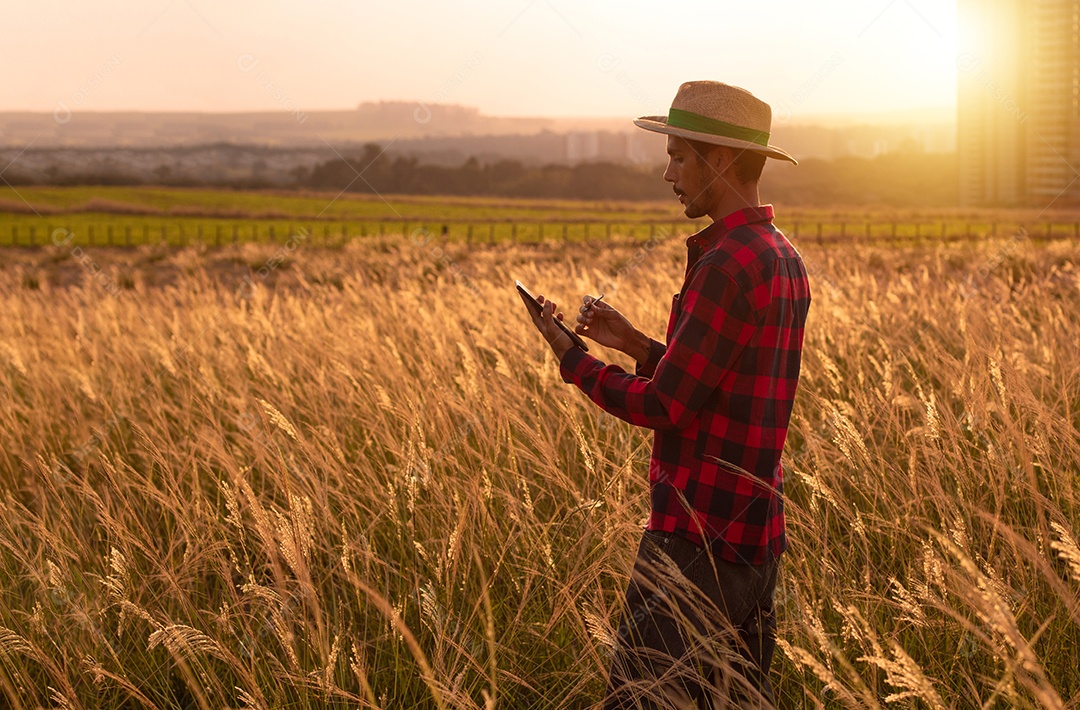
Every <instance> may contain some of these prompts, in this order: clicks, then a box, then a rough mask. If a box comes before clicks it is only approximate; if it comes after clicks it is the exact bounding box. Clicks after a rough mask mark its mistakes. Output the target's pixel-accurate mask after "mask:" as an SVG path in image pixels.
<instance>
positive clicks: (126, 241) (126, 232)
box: [124, 224, 131, 247]
mask: <svg viewBox="0 0 1080 710" xmlns="http://www.w3.org/2000/svg"><path fill="white" fill-rule="evenodd" d="M124 246H126V247H129V246H131V225H130V224H128V225H124Z"/></svg>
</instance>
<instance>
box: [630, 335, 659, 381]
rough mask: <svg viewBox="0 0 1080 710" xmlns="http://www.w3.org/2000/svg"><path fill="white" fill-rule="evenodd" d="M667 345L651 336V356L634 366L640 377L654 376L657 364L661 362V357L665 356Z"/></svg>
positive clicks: (635, 372)
mask: <svg viewBox="0 0 1080 710" xmlns="http://www.w3.org/2000/svg"><path fill="white" fill-rule="evenodd" d="M666 350H667V347H666V346H665V345H664V344H663V343H661V342H658V341H656V340H653V339H652V338H649V356H648V358H647V359H646V360H645V362H639V363H638V364H637V366H636V367H635V368H634V374H636V375H637V376H638V377H652V376H653V373H655V372H656V366H657V364H659V362H660V358H662V357H663V356H664V351H666Z"/></svg>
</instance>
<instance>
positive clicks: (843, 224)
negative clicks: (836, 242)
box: [840, 222, 847, 239]
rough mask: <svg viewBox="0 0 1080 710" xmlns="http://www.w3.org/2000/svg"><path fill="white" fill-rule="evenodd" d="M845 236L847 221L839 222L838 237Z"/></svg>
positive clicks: (842, 237)
mask: <svg viewBox="0 0 1080 710" xmlns="http://www.w3.org/2000/svg"><path fill="white" fill-rule="evenodd" d="M846 237H847V222H841V223H840V239H844V238H846Z"/></svg>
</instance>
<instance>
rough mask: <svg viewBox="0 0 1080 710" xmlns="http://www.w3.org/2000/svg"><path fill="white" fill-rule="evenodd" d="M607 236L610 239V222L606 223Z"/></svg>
mask: <svg viewBox="0 0 1080 710" xmlns="http://www.w3.org/2000/svg"><path fill="white" fill-rule="evenodd" d="M607 238H608V239H611V222H608V223H607Z"/></svg>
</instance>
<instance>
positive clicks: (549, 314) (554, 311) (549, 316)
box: [529, 295, 574, 362]
mask: <svg viewBox="0 0 1080 710" xmlns="http://www.w3.org/2000/svg"><path fill="white" fill-rule="evenodd" d="M536 300H537V302H539V303H540V305H541V306H543V311H542V312H541V314H540V315H539V316H534V315H533V313H532V311H529V316H530V317H531V318H532V322H533V325H535V326H536V329H537V330H539V331H540V334H541V335H543V336H544V340H546V341H548V345H550V346H551V349H552V350H553V351H554V352H555V357H556V358H557V359H558V360H559V361H560V362H561V361H562V357H563V355H565V354H566V351H567V350H569V349H570V348H572V347H574V343H573V341H571V340H570V336H568V335H567V334H566V333H564V332H562V329H561V328H559V326H557V325H555V319H556V318H558V319H559V320H560V321H561V320H563V314H562V313H559V311H558V309H559V307H558V305H557V304H556V303H555V302H554V301H545V300H544V296H543V295H538V296H537V297H536Z"/></svg>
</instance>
